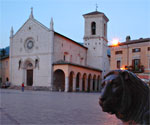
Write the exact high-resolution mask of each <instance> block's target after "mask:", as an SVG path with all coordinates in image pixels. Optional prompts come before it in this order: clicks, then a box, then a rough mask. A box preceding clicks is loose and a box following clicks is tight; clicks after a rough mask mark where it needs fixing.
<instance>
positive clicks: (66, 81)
mask: <svg viewBox="0 0 150 125" xmlns="http://www.w3.org/2000/svg"><path fill="white" fill-rule="evenodd" d="M68 91H69V78H68V77H65V92H68Z"/></svg>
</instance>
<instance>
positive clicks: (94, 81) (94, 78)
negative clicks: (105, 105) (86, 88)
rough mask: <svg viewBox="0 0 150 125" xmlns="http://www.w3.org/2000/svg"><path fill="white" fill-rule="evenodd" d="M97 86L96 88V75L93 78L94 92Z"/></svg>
mask: <svg viewBox="0 0 150 125" xmlns="http://www.w3.org/2000/svg"><path fill="white" fill-rule="evenodd" d="M95 86H96V75H94V77H93V91H95Z"/></svg>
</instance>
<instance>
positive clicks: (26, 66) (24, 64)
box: [22, 58, 35, 69]
mask: <svg viewBox="0 0 150 125" xmlns="http://www.w3.org/2000/svg"><path fill="white" fill-rule="evenodd" d="M29 63H32V69H34V68H35V63H34V60H33V59H31V58H27V59H26V60H25V61H24V63H23V67H22V68H24V69H27V68H29V67H28V64H29Z"/></svg>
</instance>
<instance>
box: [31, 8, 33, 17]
mask: <svg viewBox="0 0 150 125" xmlns="http://www.w3.org/2000/svg"><path fill="white" fill-rule="evenodd" d="M30 18H33V7H31V14H30Z"/></svg>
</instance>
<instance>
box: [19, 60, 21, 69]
mask: <svg viewBox="0 0 150 125" xmlns="http://www.w3.org/2000/svg"><path fill="white" fill-rule="evenodd" d="M20 68H21V60H19V67H18V69H20Z"/></svg>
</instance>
